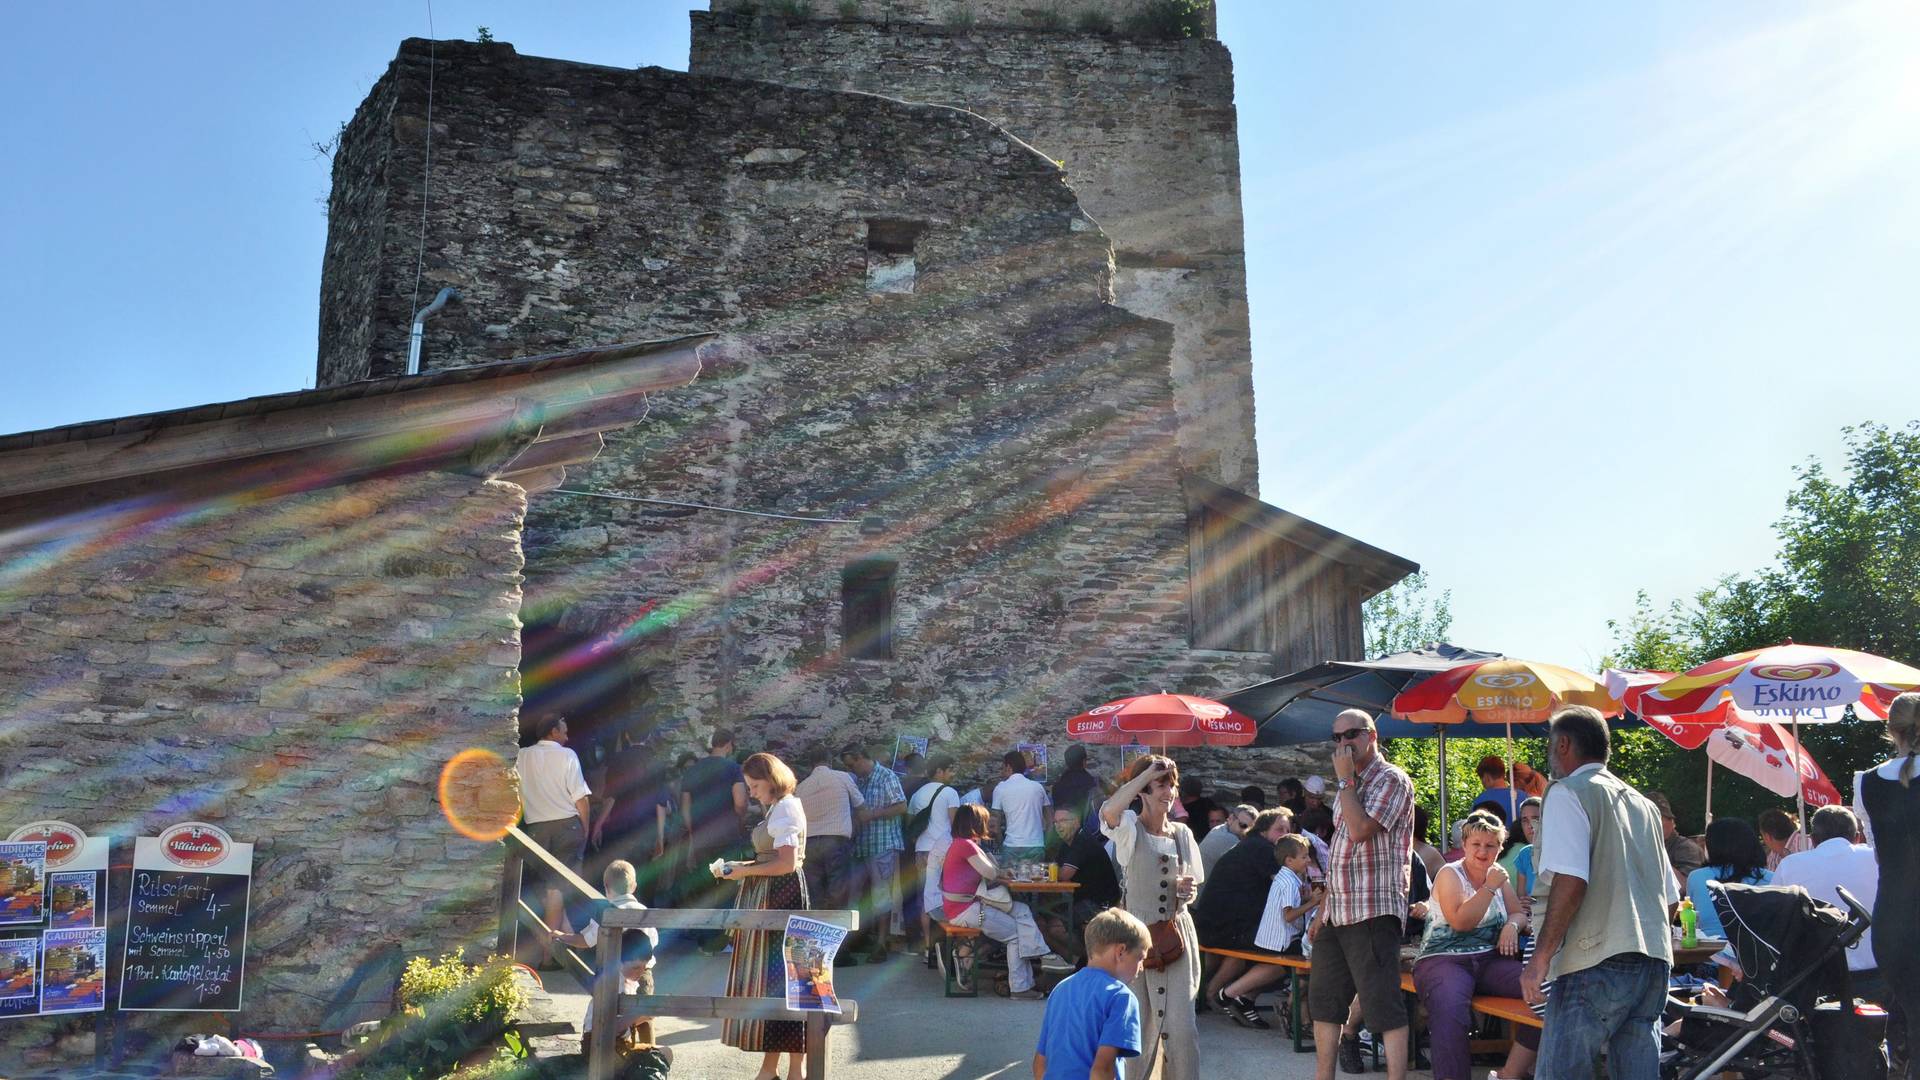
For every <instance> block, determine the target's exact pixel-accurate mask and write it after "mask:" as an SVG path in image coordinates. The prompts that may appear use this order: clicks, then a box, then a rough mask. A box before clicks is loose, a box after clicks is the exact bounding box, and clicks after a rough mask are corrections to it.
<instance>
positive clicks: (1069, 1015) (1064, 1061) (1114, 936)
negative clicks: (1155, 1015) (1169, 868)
mask: <svg viewBox="0 0 1920 1080" xmlns="http://www.w3.org/2000/svg"><path fill="white" fill-rule="evenodd" d="M1086 939H1087V966H1086V967H1084V968H1082V969H1081V970H1079V971H1076V972H1074V973H1073V974H1072V975H1070V976H1068V977H1067V978H1066V979H1065V980H1064V981H1062V982H1061V983H1060V985H1059V986H1056V987H1054V989H1053V993H1052V994H1050V995H1049V996H1048V997H1047V1012H1046V1015H1045V1016H1044V1017H1042V1018H1041V1020H1040V1041H1039V1045H1038V1046H1037V1047H1036V1048H1035V1050H1034V1054H1033V1080H1114V1078H1115V1077H1117V1076H1119V1075H1120V1064H1119V1062H1120V1059H1121V1058H1123V1057H1138V1056H1139V1055H1140V1003H1139V1001H1137V1000H1135V999H1134V996H1133V991H1132V990H1129V989H1128V988H1127V984H1128V983H1131V982H1132V981H1133V980H1134V979H1136V978H1139V976H1140V967H1141V964H1142V963H1144V962H1145V961H1146V958H1147V949H1148V948H1149V947H1150V946H1151V945H1152V943H1153V938H1152V937H1151V935H1149V934H1148V933H1147V924H1146V923H1143V922H1141V921H1140V920H1139V919H1136V918H1134V917H1133V916H1132V915H1129V914H1128V913H1127V912H1126V911H1125V910H1124V909H1121V908H1108V909H1107V910H1106V911H1103V912H1101V913H1100V914H1098V915H1095V916H1094V917H1093V918H1092V919H1090V920H1088V922H1087V930H1086Z"/></svg>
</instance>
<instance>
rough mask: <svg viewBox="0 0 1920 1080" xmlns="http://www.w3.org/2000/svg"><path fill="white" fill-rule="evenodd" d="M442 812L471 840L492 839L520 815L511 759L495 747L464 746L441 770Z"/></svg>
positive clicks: (455, 829)
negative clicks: (511, 774) (466, 748)
mask: <svg viewBox="0 0 1920 1080" xmlns="http://www.w3.org/2000/svg"><path fill="white" fill-rule="evenodd" d="M440 812H441V813H442V814H445V815H446V817H447V824H449V825H452V826H453V828H454V831H455V832H458V833H459V834H460V835H461V836H464V837H466V838H467V839H469V840H481V841H485V842H488V843H491V842H493V841H495V840H498V839H500V838H501V837H503V836H505V835H507V829H508V827H509V826H511V825H512V824H513V823H514V821H515V820H516V819H517V818H518V817H519V816H520V796H519V794H518V793H517V792H516V791H515V790H514V787H513V778H512V777H511V776H509V775H507V762H506V759H504V758H502V757H501V756H500V755H499V754H496V753H494V752H493V751H491V750H485V749H481V748H479V747H474V748H472V749H468V750H462V751H460V752H459V753H457V754H455V755H453V757H452V758H451V759H449V760H448V761H447V764H446V767H445V768H443V769H441V770H440Z"/></svg>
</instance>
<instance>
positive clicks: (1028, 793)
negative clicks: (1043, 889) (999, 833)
mask: <svg viewBox="0 0 1920 1080" xmlns="http://www.w3.org/2000/svg"><path fill="white" fill-rule="evenodd" d="M1000 767H1001V768H1002V769H1003V770H1005V772H1006V778H1005V779H1003V780H1001V781H1000V783H998V784H997V785H995V786H994V789H993V809H995V810H998V811H1000V812H1001V813H1002V814H1004V815H1006V819H1007V836H1006V839H1005V840H1004V841H1003V842H1002V844H1001V849H1000V850H1001V852H1002V858H1001V860H1000V862H1001V865H1002V866H1008V865H1011V864H1013V863H1017V862H1039V861H1040V860H1042V859H1044V858H1046V857H1047V816H1048V815H1047V808H1048V806H1050V805H1051V800H1050V799H1049V797H1048V795H1047V789H1046V786H1045V785H1044V784H1041V783H1039V782H1038V781H1035V780H1031V779H1029V778H1028V777H1027V755H1026V754H1024V753H1022V752H1020V751H1018V750H1009V751H1007V754H1006V756H1005V757H1004V758H1001V759H1000Z"/></svg>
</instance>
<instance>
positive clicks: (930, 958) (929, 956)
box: [921, 945, 940, 968]
mask: <svg viewBox="0 0 1920 1080" xmlns="http://www.w3.org/2000/svg"><path fill="white" fill-rule="evenodd" d="M921 959H922V960H924V961H926V964H927V966H928V967H929V968H935V967H939V966H940V961H939V960H938V959H936V958H935V957H934V955H933V947H932V946H931V945H929V946H928V947H927V951H926V953H925V954H924V955H923V956H922V957H921Z"/></svg>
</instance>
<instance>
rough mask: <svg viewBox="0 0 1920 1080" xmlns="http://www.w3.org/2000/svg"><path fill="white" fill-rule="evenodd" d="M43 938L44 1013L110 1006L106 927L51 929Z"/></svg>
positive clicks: (71, 1011) (41, 1010) (41, 991)
mask: <svg viewBox="0 0 1920 1080" xmlns="http://www.w3.org/2000/svg"><path fill="white" fill-rule="evenodd" d="M40 940H41V946H42V947H41V950H40V966H41V978H40V1012H41V1014H42V1015H46V1014H50V1013H77V1012H99V1011H100V1010H102V1009H104V1008H106V1007H107V931H106V928H104V927H96V928H92V929H86V930H49V931H47V932H46V933H45V934H44V935H42V936H41V939H40Z"/></svg>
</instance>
